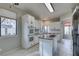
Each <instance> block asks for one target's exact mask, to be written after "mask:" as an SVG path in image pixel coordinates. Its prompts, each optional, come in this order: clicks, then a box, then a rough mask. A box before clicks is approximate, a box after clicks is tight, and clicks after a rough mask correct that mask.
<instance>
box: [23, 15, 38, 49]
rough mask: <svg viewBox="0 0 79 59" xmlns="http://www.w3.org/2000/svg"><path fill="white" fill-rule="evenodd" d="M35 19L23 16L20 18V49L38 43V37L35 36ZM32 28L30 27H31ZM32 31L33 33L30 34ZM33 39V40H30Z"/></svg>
mask: <svg viewBox="0 0 79 59" xmlns="http://www.w3.org/2000/svg"><path fill="white" fill-rule="evenodd" d="M35 21H36V20H35V18H34V17H33V16H31V15H28V14H26V15H24V16H22V47H23V48H29V47H31V46H33V45H35V44H37V43H38V37H37V36H35V35H34V34H35V27H36V25H37V24H36V23H37V22H36V23H35ZM31 26H32V27H31ZM31 31H33V33H31ZM32 37H33V40H31V39H30V38H32Z"/></svg>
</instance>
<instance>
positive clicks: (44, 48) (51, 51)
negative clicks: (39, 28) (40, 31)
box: [39, 36, 58, 56]
mask: <svg viewBox="0 0 79 59" xmlns="http://www.w3.org/2000/svg"><path fill="white" fill-rule="evenodd" d="M57 41H58V38H57V36H55V37H51V38H44V37H40V40H39V50H40V55H41V56H53V55H55V54H56V52H57Z"/></svg>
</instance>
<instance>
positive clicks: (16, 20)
mask: <svg viewBox="0 0 79 59" xmlns="http://www.w3.org/2000/svg"><path fill="white" fill-rule="evenodd" d="M1 17H3V18H7V19H10V20H16V35H1ZM13 36H17V19H14V18H10V17H6V16H0V37H13Z"/></svg>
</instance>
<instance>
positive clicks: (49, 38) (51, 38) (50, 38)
mask: <svg viewBox="0 0 79 59" xmlns="http://www.w3.org/2000/svg"><path fill="white" fill-rule="evenodd" d="M39 38H40V39H43V40H53V38H54V37H48V38H44V37H39Z"/></svg>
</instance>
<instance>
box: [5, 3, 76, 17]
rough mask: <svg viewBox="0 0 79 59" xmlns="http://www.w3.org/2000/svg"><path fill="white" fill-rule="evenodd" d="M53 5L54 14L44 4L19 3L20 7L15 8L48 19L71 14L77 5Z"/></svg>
mask: <svg viewBox="0 0 79 59" xmlns="http://www.w3.org/2000/svg"><path fill="white" fill-rule="evenodd" d="M52 4H53V7H54V9H55V11H54V12H53V13H50V12H49V10H48V9H47V8H46V6H45V4H44V3H19V5H17V6H15V7H16V8H19V9H21V10H24V11H26V12H27V13H29V14H31V15H34V16H35V17H37V18H41V19H46V18H48V17H49V18H50V17H51V18H55V17H59V16H61V15H63V14H64V13H67V12H70V11H71V10H72V8H74V6H75V5H76V4H75V3H52ZM5 6H7V5H5Z"/></svg>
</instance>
